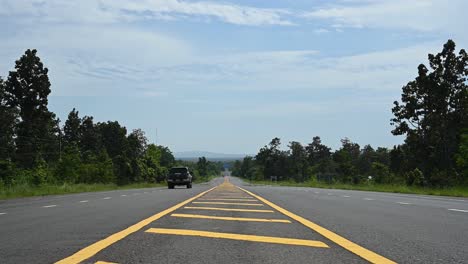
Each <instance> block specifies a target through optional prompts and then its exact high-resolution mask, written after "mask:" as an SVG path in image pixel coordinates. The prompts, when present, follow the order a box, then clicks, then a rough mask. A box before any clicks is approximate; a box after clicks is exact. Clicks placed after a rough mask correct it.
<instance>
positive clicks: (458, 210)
mask: <svg viewBox="0 0 468 264" xmlns="http://www.w3.org/2000/svg"><path fill="white" fill-rule="evenodd" d="M448 210H449V211H455V212H463V213H468V210H461V209H448Z"/></svg>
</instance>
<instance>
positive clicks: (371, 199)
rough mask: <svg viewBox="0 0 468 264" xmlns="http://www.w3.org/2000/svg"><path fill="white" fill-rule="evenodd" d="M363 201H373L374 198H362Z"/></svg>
mask: <svg viewBox="0 0 468 264" xmlns="http://www.w3.org/2000/svg"><path fill="white" fill-rule="evenodd" d="M364 200H366V201H374V200H375V199H374V198H364Z"/></svg>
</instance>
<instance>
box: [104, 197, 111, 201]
mask: <svg viewBox="0 0 468 264" xmlns="http://www.w3.org/2000/svg"><path fill="white" fill-rule="evenodd" d="M111 198H112V197H104V198H102V199H103V200H109V199H111Z"/></svg>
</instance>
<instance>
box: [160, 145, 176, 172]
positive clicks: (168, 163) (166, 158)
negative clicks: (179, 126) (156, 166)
mask: <svg viewBox="0 0 468 264" xmlns="http://www.w3.org/2000/svg"><path fill="white" fill-rule="evenodd" d="M158 149H159V151H160V153H161V159H160V163H161V166H162V167H166V168H169V167H172V166H173V165H174V163H175V158H174V155H172V152H171V150H170V149H169V148H168V147H164V146H158Z"/></svg>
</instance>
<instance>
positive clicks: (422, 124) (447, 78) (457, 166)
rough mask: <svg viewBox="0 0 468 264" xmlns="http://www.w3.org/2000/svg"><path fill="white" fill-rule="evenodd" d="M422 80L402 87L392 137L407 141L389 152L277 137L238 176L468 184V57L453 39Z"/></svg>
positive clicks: (422, 70)
mask: <svg viewBox="0 0 468 264" xmlns="http://www.w3.org/2000/svg"><path fill="white" fill-rule="evenodd" d="M428 60H429V67H427V66H426V65H424V64H420V65H419V67H418V75H417V77H416V78H415V80H413V81H410V82H409V83H408V84H407V85H405V86H404V87H403V88H402V95H401V101H400V102H399V101H395V102H394V107H393V108H392V113H393V115H394V118H392V119H391V125H393V126H394V129H393V130H392V131H391V133H392V134H393V135H403V136H405V140H404V143H403V144H401V145H397V146H394V147H393V148H391V149H388V148H384V147H378V148H377V149H374V148H373V147H372V146H370V145H366V146H364V147H362V148H361V146H360V145H359V144H357V143H355V142H352V141H351V140H350V139H348V138H345V139H342V140H341V147H340V148H339V149H337V150H335V151H332V149H331V148H330V147H328V146H326V145H324V144H322V142H321V139H320V137H318V136H317V137H314V138H313V139H312V142H311V143H309V144H307V145H302V144H301V143H300V142H295V141H293V142H289V145H288V149H287V150H282V149H281V142H280V139H279V138H274V139H273V140H272V141H271V142H270V143H269V144H268V145H266V146H264V147H263V148H261V149H260V150H259V152H258V154H257V155H256V156H255V157H246V158H244V159H243V160H242V161H236V162H235V163H234V165H233V170H232V173H233V175H236V176H240V177H244V178H247V179H255V180H270V179H271V176H274V177H277V178H278V179H279V180H293V181H296V182H303V181H309V180H313V181H315V180H318V181H326V182H330V183H332V182H340V183H350V184H359V183H363V182H375V183H380V184H406V185H409V186H411V185H417V186H430V187H446V186H455V185H468V89H467V87H468V85H467V76H468V55H467V53H466V51H465V50H464V49H461V50H460V51H459V52H458V53H457V52H456V51H455V42H454V41H452V40H448V41H447V43H446V44H445V45H444V46H443V49H442V51H441V52H440V53H438V54H436V55H433V54H429V55H428Z"/></svg>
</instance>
